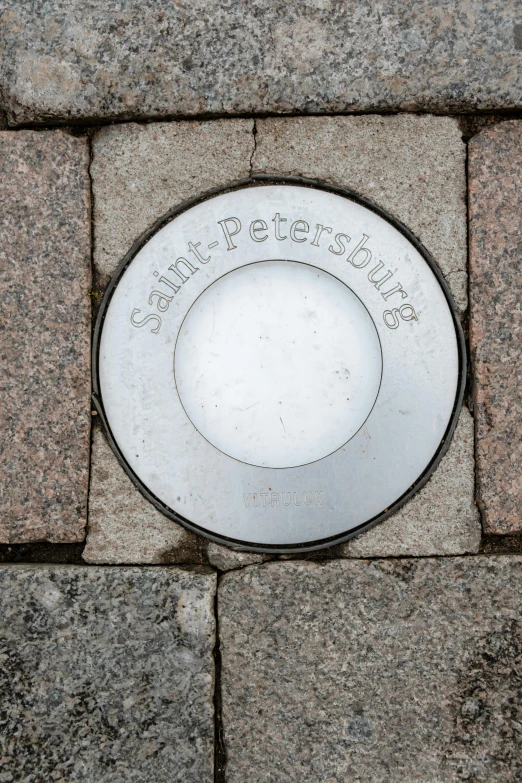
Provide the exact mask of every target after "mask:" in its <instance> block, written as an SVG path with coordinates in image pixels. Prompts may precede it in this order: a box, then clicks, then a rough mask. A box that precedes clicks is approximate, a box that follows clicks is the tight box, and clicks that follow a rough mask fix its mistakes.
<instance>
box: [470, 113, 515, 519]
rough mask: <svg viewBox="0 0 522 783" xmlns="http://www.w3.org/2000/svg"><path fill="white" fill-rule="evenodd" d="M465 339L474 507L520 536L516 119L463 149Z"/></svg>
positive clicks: (484, 515) (489, 129)
mask: <svg viewBox="0 0 522 783" xmlns="http://www.w3.org/2000/svg"><path fill="white" fill-rule="evenodd" d="M469 150H470V152H469V205H470V281H471V286H470V291H471V325H470V342H471V352H472V360H473V366H474V403H475V418H476V423H477V467H478V489H479V503H480V506H481V509H482V512H483V518H484V527H485V530H486V532H488V533H500V534H508V533H514V532H516V531H522V470H521V467H520V466H521V464H522V437H521V425H520V422H521V419H522V382H521V381H522V308H521V304H520V303H521V299H522V264H521V258H522V195H521V194H522V122H520V121H512V122H503V123H500V124H499V125H495V126H492V127H489V128H487V129H486V130H484V131H482V133H479V134H478V136H475V137H474V138H473V139H472V140H471V142H470V148H469Z"/></svg>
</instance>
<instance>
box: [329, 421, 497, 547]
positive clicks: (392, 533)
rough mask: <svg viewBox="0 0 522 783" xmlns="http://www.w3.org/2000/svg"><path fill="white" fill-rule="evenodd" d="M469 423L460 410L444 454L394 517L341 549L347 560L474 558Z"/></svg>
mask: <svg viewBox="0 0 522 783" xmlns="http://www.w3.org/2000/svg"><path fill="white" fill-rule="evenodd" d="M481 533H482V528H481V524H480V518H479V513H478V509H477V507H476V505H475V460H474V437H473V419H472V417H471V414H470V412H469V410H468V409H467V408H463V409H462V411H461V414H460V418H459V422H458V424H457V428H456V430H455V434H454V436H453V440H452V442H451V445H450V447H449V449H448V451H447V453H446V454H445V455H444V457H443V458H442V460H441V462H440V464H439V466H438V467H437V469H436V470H435V472H434V473H433V475H432V476H431V478H430V479H429V481H428V483H427V484H425V485H424V487H422V489H420V490H419V492H417V493H416V494H415V495H414V496H413V497H412V498H411V499H410V500H409V501H408V502H407V503H406V505H405V506H403V507H402V508H401V509H399V511H398V512H397V513H396V514H394V515H393V516H391V517H389V519H385V520H384V522H381V523H379V524H378V525H376V526H375V527H373V528H372V529H371V530H368V532H366V533H361V535H359V536H356V537H355V538H353V539H351V540H350V541H348V543H346V544H343V545H342V547H341V552H342V554H343V555H345V556H347V557H404V556H406V555H415V556H417V557H419V556H427V555H458V554H464V553H466V552H473V553H475V552H478V551H479V547H480V539H481Z"/></svg>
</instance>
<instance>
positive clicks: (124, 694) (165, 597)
mask: <svg viewBox="0 0 522 783" xmlns="http://www.w3.org/2000/svg"><path fill="white" fill-rule="evenodd" d="M214 592H215V576H214V575H213V574H211V573H206V572H205V571H203V570H200V571H199V572H198V571H184V570H181V569H176V568H86V567H81V566H44V567H33V566H3V567H2V568H0V605H1V610H0V611H1V615H2V620H3V622H2V628H1V632H0V639H1V641H0V659H1V668H0V692H1V708H0V714H1V717H0V721H1V726H2V731H1V732H0V768H1V780H2V783H11V781H13V782H14V781H24V783H36V782H37V781H44V780H45V781H71V782H73V781H78V782H79V781H82V782H85V783H150V781H157V783H172V781H178V782H179V783H211V781H213V780H214V776H213V740H214V721H213V680H214V666H213V656H212V650H213V646H214V616H213V599H214Z"/></svg>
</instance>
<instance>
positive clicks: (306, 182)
mask: <svg viewBox="0 0 522 783" xmlns="http://www.w3.org/2000/svg"><path fill="white" fill-rule="evenodd" d="M258 185H297V186H301V187H308V188H312V189H316V190H322V191H326V192H329V193H333V194H336V195H338V196H342V197H344V198H346V199H348V200H350V201H353V202H355V203H356V204H359V205H361V206H363V207H366V209H369V210H370V211H371V212H374V213H375V214H376V215H378V216H379V217H381V218H383V219H384V220H385V221H386V222H387V223H389V224H391V225H392V226H393V227H394V228H395V229H396V230H397V231H399V232H400V233H401V234H402V235H403V236H404V237H405V238H406V239H407V240H408V241H409V242H410V243H411V244H412V245H413V246H414V247H415V249H416V250H417V251H418V252H419V253H420V255H421V256H422V257H423V259H424V261H425V262H426V263H427V264H428V266H429V267H430V269H431V271H432V272H433V274H434V275H435V277H436V279H437V282H438V283H439V285H440V287H441V289H442V291H443V293H444V295H445V298H446V301H447V304H448V307H449V310H450V313H451V316H452V319H453V325H454V328H455V337H456V341H457V349H458V358H459V371H458V380H457V391H456V395H455V402H454V405H453V410H452V413H451V416H450V420H449V423H448V426H447V428H446V432H445V433H444V436H443V437H442V439H441V442H440V445H439V448H438V449H437V451H436V453H435V455H434V457H433V459H432V460H431V462H430V463H429V464H428V466H427V467H426V468H425V470H424V471H423V473H422V474H421V475H420V476H419V478H418V479H417V480H416V481H415V482H414V483H413V484H412V485H411V486H410V487H409V489H408V490H407V491H406V492H404V493H403V495H401V496H400V497H399V498H398V499H397V500H396V501H395V502H394V503H393V504H392V505H391V506H390V507H389V508H387V509H386V510H385V511H383V512H381V513H380V514H378V515H376V516H374V517H373V518H371V519H369V520H367V521H366V522H364V523H363V524H361V525H358V526H357V527H355V528H352V529H351V530H349V531H348V532H345V533H341V534H339V535H335V536H330V537H329V538H323V539H318V540H317V541H312V542H307V543H304V544H287V545H279V544H274V545H271V544H265V545H260V544H252V543H249V542H245V541H239V540H236V539H233V538H228V537H226V536H220V535H217V534H215V533H212V532H211V531H209V530H207V529H205V528H203V527H201V526H199V525H196V524H195V523H193V522H191V521H190V520H188V519H186V518H184V517H182V516H181V515H180V514H177V513H176V512H174V511H173V510H172V509H170V508H169V507H168V506H166V505H165V504H164V503H163V502H162V501H161V500H160V499H159V498H158V497H156V496H155V495H154V494H153V493H152V492H150V490H149V489H148V488H147V487H146V486H145V485H144V484H143V482H142V481H141V480H140V479H139V478H138V476H137V475H136V473H135V472H134V471H133V470H132V468H131V467H130V465H129V464H128V463H127V461H126V459H125V457H124V456H123V454H122V452H121V451H120V449H119V447H118V444H117V443H116V440H115V438H114V437H113V434H112V432H111V428H110V426H109V422H108V420H107V416H106V414H105V410H104V406H103V401H102V397H101V393H100V385H99V349H100V339H101V333H102V327H103V322H104V320H105V315H106V313H107V310H108V307H109V304H110V301H111V298H112V295H113V293H114V291H115V289H116V287H117V286H118V283H119V281H120V279H121V277H122V275H123V273H124V271H125V270H126V268H127V267H128V266H129V264H130V263H131V262H132V260H133V259H134V257H135V256H136V255H137V253H138V252H139V251H140V250H141V249H142V247H143V246H144V245H145V244H146V243H147V242H148V241H149V240H150V239H151V238H152V237H153V236H154V234H156V233H157V232H158V231H160V229H162V228H163V227H164V226H166V225H167V224H168V223H170V221H171V220H173V219H174V218H175V217H177V216H178V215H180V214H182V213H183V212H186V211H187V210H188V209H191V208H192V207H194V206H196V205H197V204H199V203H201V202H203V201H207V200H208V199H211V198H214V197H215V196H218V195H221V194H223V193H230V192H233V191H235V190H241V189H243V188H246V187H256V186H258ZM466 367H467V354H466V343H465V339H464V332H463V330H462V325H461V323H460V319H459V316H458V313H457V310H456V307H455V303H454V301H453V296H452V294H451V292H450V290H449V288H448V285H447V283H446V281H445V280H444V278H443V276H442V273H441V272H440V270H439V268H438V266H437V264H436V262H435V260H434V259H433V258H432V256H431V254H430V253H429V252H428V250H426V248H425V247H424V245H423V244H422V243H421V242H420V241H419V240H418V239H417V238H416V237H415V236H414V234H412V232H411V231H410V230H409V229H408V228H407V227H406V226H405V225H403V224H402V223H401V222H400V221H399V220H397V219H396V218H395V217H393V216H392V215H390V214H389V213H388V212H387V211H386V210H384V209H382V208H381V207H378V206H377V205H376V204H373V203H372V202H371V201H368V200H367V199H365V198H364V197H362V196H360V195H358V194H357V193H355V192H354V191H351V190H349V189H347V188H340V187H335V186H333V185H328V184H326V183H324V182H321V181H319V180H313V179H308V178H304V177H289V176H281V175H278V174H254V175H252V176H251V177H249V178H246V179H242V180H236V181H235V182H232V183H230V184H228V185H225V186H223V187H218V188H213V189H211V190H208V191H206V192H205V193H203V194H202V195H200V196H198V197H196V198H193V199H189V200H187V201H184V202H182V203H181V204H179V205H178V206H177V207H175V208H174V209H172V210H170V211H169V212H167V213H166V214H165V215H163V216H162V217H161V218H160V219H159V220H157V221H156V223H154V225H153V226H151V227H150V228H149V229H147V231H145V232H144V233H143V234H142V235H141V236H140V237H139V238H138V239H137V240H136V241H135V242H134V244H133V245H132V247H131V249H130V250H129V251H128V253H127V254H126V255H125V257H124V258H123V259H122V261H121V262H120V264H119V266H118V268H117V269H116V271H115V272H114V274H113V276H112V278H111V280H110V283H109V285H108V286H107V289H106V291H105V293H104V295H103V298H102V301H101V304H100V309H99V311H98V315H97V318H96V323H95V326H94V333H93V342H92V383H93V393H92V400H93V404H94V407H95V408H96V410H97V412H98V414H99V416H100V419H101V421H102V423H103V427H104V430H105V434H106V436H107V439H108V441H109V444H110V446H111V448H112V451H113V452H114V454H115V456H116V458H117V460H118V462H119V463H120V465H121V466H122V468H123V469H124V471H125V472H126V474H127V475H128V476H129V478H130V479H131V481H132V482H133V484H134V485H135V486H136V488H137V489H138V490H139V491H140V492H141V494H142V495H143V496H144V497H145V498H146V499H147V500H148V501H149V502H150V503H152V504H153V505H154V506H155V507H156V508H157V509H159V511H161V512H162V513H163V514H164V515H165V516H166V517H168V518H169V519H171V520H172V521H174V522H177V523H178V524H180V525H182V526H183V527H185V528H186V529H187V530H189V531H191V532H192V533H196V534H198V535H202V536H204V537H205V538H207V539H209V540H210V541H214V542H216V543H218V544H223V545H225V546H230V547H233V548H234V549H236V550H242V551H247V552H261V553H266V554H299V553H304V552H313V551H317V550H319V549H325V548H327V547H332V546H336V545H338V544H342V543H344V542H346V541H348V540H349V539H351V538H354V537H355V536H357V535H359V534H360V533H362V532H364V531H366V530H370V529H371V528H372V527H375V525H378V524H379V523H380V522H382V521H383V520H385V519H387V518H388V517H389V516H391V515H392V514H394V513H395V512H396V511H398V510H399V509H400V508H401V507H402V506H403V505H404V504H405V503H407V501H408V500H409V499H410V498H411V497H412V496H413V495H414V494H415V493H416V492H418V491H419V489H421V488H422V487H423V486H424V485H425V484H426V482H427V481H428V480H429V478H430V477H431V475H432V473H433V472H434V471H435V470H436V468H437V466H438V465H439V463H440V461H441V460H442V458H443V457H444V455H445V454H446V452H447V450H448V448H449V446H450V443H451V439H452V437H453V434H454V432H455V428H456V426H457V421H458V418H459V414H460V410H461V408H462V402H463V399H464V392H465V388H466Z"/></svg>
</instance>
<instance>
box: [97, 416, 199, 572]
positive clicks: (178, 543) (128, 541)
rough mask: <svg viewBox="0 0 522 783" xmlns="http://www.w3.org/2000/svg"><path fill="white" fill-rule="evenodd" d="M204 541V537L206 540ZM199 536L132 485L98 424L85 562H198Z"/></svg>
mask: <svg viewBox="0 0 522 783" xmlns="http://www.w3.org/2000/svg"><path fill="white" fill-rule="evenodd" d="M205 544H206V541H205ZM203 546H204V544H203V540H202V539H200V538H199V537H198V536H195V535H193V534H192V533H189V532H188V531H187V530H185V528H183V527H181V525H177V524H176V523H175V522H172V521H171V520H170V519H168V518H167V517H166V516H164V515H163V514H162V513H161V512H160V511H158V510H157V508H155V506H153V505H152V503H150V502H149V501H148V500H147V499H146V498H144V497H143V495H142V494H141V493H140V492H139V491H138V490H137V489H136V487H135V486H134V484H133V483H132V481H131V480H130V479H129V478H128V476H127V474H126V473H125V471H124V470H123V468H122V467H121V465H120V464H119V462H118V460H117V459H116V457H115V456H114V454H113V452H112V450H111V448H110V446H109V444H108V443H107V441H106V439H105V436H104V434H103V433H102V431H101V428H100V427H98V426H97V427H95V429H94V432H93V439H92V454H91V485H90V491H89V525H88V530H87V543H86V546H85V549H84V550H83V555H82V557H83V559H84V560H85V561H86V562H87V563H200V562H201V557H202V554H201V549H202V547H203Z"/></svg>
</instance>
